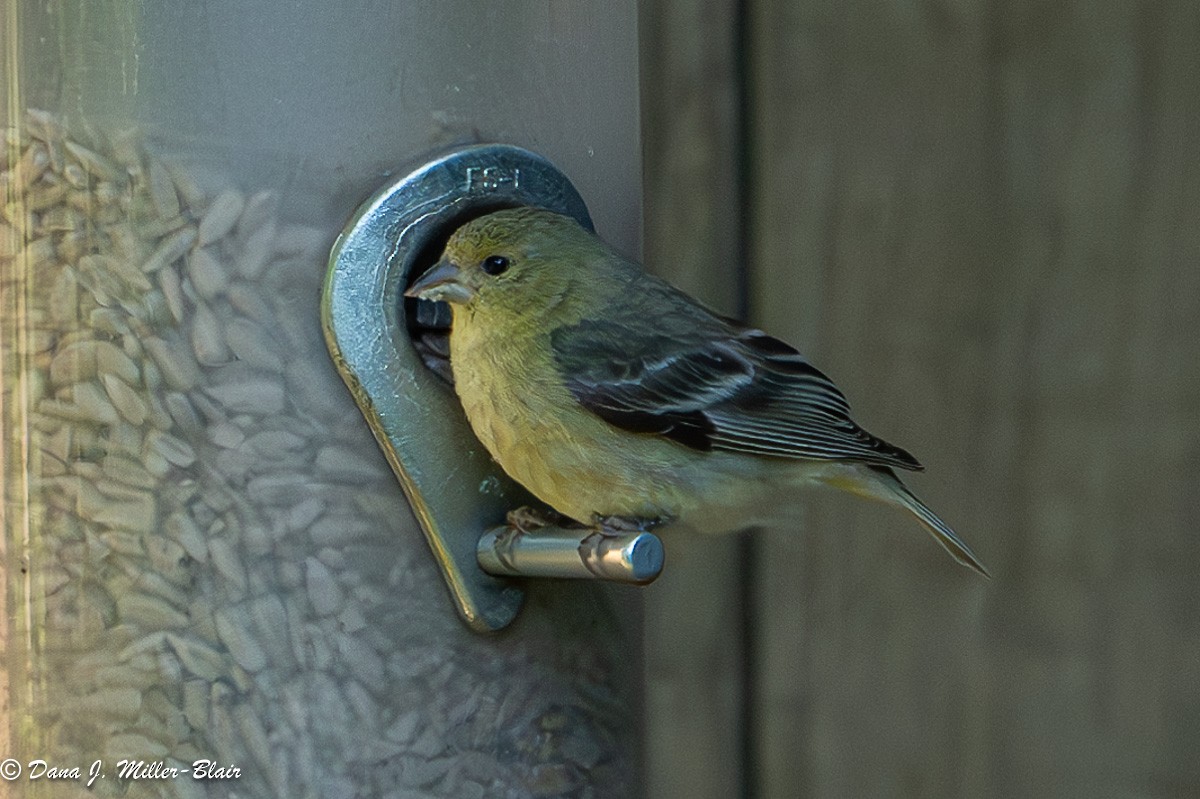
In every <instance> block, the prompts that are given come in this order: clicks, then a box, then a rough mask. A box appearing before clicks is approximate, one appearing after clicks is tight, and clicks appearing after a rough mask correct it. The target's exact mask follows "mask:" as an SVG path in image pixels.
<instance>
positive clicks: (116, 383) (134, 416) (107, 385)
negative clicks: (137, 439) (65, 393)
mask: <svg viewBox="0 0 1200 799" xmlns="http://www.w3.org/2000/svg"><path fill="white" fill-rule="evenodd" d="M100 380H101V382H103V383H104V391H105V393H107V394H108V398H109V399H110V400H111V401H112V404H113V407H115V408H116V409H117V413H119V414H121V416H123V417H124V418H125V419H128V420H129V422H130V423H131V424H135V425H140V424H142V423H143V422H145V421H146V403H145V402H143V401H142V398H141V397H139V396H138V395H137V393H136V392H135V391H134V390H133V389H132V388H130V387H129V386H128V384H126V383H125V381H123V380H122V379H121V378H119V377H117V376H116V375H111V374H108V375H103V376H102V377H101V378H100Z"/></svg>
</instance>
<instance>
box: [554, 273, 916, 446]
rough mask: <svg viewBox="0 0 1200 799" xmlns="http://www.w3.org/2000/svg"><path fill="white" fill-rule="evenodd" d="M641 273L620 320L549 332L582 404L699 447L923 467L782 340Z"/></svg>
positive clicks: (626, 425) (639, 429)
mask: <svg viewBox="0 0 1200 799" xmlns="http://www.w3.org/2000/svg"><path fill="white" fill-rule="evenodd" d="M638 282H639V284H640V285H638V286H637V287H636V288H637V291H634V292H631V293H630V296H629V299H628V302H626V303H624V304H622V306H621V307H620V308H619V310H617V311H616V312H615V313H616V314H618V316H619V317H620V318H613V316H612V313H613V312H611V311H610V313H609V315H608V316H606V317H605V318H603V319H585V320H583V321H581V322H579V323H578V324H576V325H573V326H568V327H564V328H560V329H559V330H556V331H555V332H554V333H553V334H552V340H551V343H552V348H553V351H554V357H555V361H556V363H557V365H558V367H559V369H560V371H561V373H562V376H563V379H564V382H565V383H566V385H567V387H568V389H569V390H570V392H571V394H572V395H573V396H574V397H575V399H576V400H577V401H578V402H579V403H580V404H581V405H582V406H583V407H585V408H587V409H588V410H589V411H591V412H593V413H595V414H596V415H597V416H599V417H600V418H602V419H604V420H605V421H606V422H608V423H610V424H612V425H615V426H616V427H620V428H622V429H624V430H629V431H632V432H636V433H646V434H656V435H661V436H664V437H666V438H669V439H671V440H673V441H677V442H679V443H680V444H683V445H685V446H688V447H691V448H693V449H696V450H702V451H714V450H717V451H719V450H724V451H729V452H743V453H747V454H753V455H761V456H772V457H779V458H814V459H825V460H848V461H858V462H862V463H871V464H878V465H881V466H896V467H900V468H904V469H920V468H921V465H920V463H918V462H917V460H916V459H915V458H914V457H913V456H912V455H910V454H909V453H907V452H905V451H904V450H903V449H900V448H899V447H895V446H893V445H891V444H888V443H887V442H885V441H883V440H882V439H879V438H876V437H875V436H873V435H871V434H870V433H868V432H867V431H865V430H863V429H862V428H861V427H859V426H858V425H857V424H855V423H854V421H853V420H851V418H850V406H849V404H848V403H847V402H846V398H845V397H844V396H843V395H842V392H841V391H839V390H838V389H837V387H836V386H835V385H834V384H833V382H832V381H831V380H830V379H829V378H827V377H826V376H825V375H824V374H822V373H821V372H820V371H818V370H817V369H816V368H815V367H814V366H813V365H812V364H810V363H809V362H808V361H807V360H805V359H804V357H803V356H802V355H800V353H799V352H797V351H796V350H795V349H793V348H792V347H791V346H789V345H788V344H785V343H784V342H782V341H780V340H778V339H776V338H772V337H771V336H768V335H767V334H765V333H763V332H762V331H761V330H756V329H754V328H749V327H743V326H741V325H738V324H736V323H732V322H728V321H726V320H723V319H721V318H719V317H717V316H715V315H713V314H712V313H711V312H709V311H708V310H707V309H705V308H704V307H703V306H701V305H699V304H698V303H696V302H694V301H693V300H691V298H689V297H687V296H686V295H684V294H682V293H681V292H678V291H676V290H675V289H673V288H671V287H670V286H668V285H667V284H665V283H662V282H661V281H658V280H657V279H655V278H653V277H650V276H645V277H644V278H643V280H641V281H638ZM631 288H632V287H631Z"/></svg>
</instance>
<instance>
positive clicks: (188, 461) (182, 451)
mask: <svg viewBox="0 0 1200 799" xmlns="http://www.w3.org/2000/svg"><path fill="white" fill-rule="evenodd" d="M146 447H147V449H148V450H149V451H152V452H155V453H157V454H159V455H161V456H162V457H163V458H164V459H166V461H167V462H168V463H173V464H174V465H176V466H182V467H184V468H186V467H188V466H191V465H192V464H193V463H195V462H196V450H194V449H193V448H192V445H191V444H189V443H187V442H186V441H184V440H183V439H181V438H176V437H175V436H173V435H170V434H169V433H162V432H159V431H158V430H151V431H150V432H149V433H147V434H146Z"/></svg>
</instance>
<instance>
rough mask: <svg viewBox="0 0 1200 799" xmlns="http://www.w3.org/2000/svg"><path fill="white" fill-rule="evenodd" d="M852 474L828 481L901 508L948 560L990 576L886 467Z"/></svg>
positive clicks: (959, 539) (870, 468)
mask: <svg viewBox="0 0 1200 799" xmlns="http://www.w3.org/2000/svg"><path fill="white" fill-rule="evenodd" d="M854 471H855V472H856V474H855V477H854V478H850V479H847V478H846V477H845V476H841V477H839V478H836V479H834V480H830V481H829V482H830V483H831V484H833V485H835V486H836V487H838V488H842V489H845V490H847V491H851V492H853V493H855V494H858V495H859V496H863V497H867V498H869V499H874V500H878V501H880V502H885V503H887V504H888V505H895V506H897V507H901V508H904V509H905V510H907V511H908V512H909V513H911V514H912V515H913V516H916V517H917V521H919V522H920V523H921V524H922V525H923V526H924V527H925V529H926V530H928V531H929V532H930V534H931V535H932V536H933V538H934V540H935V541H937V542H938V543H939V544H941V545H942V546H943V547H944V548H945V549H946V551H947V552H949V553H950V557H952V558H954V559H955V560H956V561H958V562H959V563H961V564H962V565H964V566H966V567H968V568H970V569H974V570H975V571H977V572H979V573H980V574H982V575H983V576H984V577H991V575H990V574H988V570H987V569H985V568H984V566H983V564H982V563H980V562H979V558H977V557H976V556H975V553H974V552H972V551H971V548H970V547H969V546H967V544H966V542H964V541H963V540H962V539H961V538H959V537H958V534H957V533H955V532H954V531H953V530H951V529H950V525H948V524H946V523H945V522H944V521H942V520H941V519H940V518H938V515H937V514H936V513H934V512H933V511H931V510H930V509H929V508H928V506H926V505H925V503H924V502H922V501H921V500H919V499H917V496H916V494H914V493H913V492H912V491H909V490H908V486H906V485H904V483H902V482H900V478H899V477H897V476H896V474H895V472H893V471H892V470H891V469H889V468H888V467H886V466H860V467H858V468H857V469H855V470H854Z"/></svg>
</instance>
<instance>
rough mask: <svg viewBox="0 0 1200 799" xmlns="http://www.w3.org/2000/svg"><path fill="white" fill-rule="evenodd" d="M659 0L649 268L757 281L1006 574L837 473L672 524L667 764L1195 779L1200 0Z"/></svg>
mask: <svg viewBox="0 0 1200 799" xmlns="http://www.w3.org/2000/svg"><path fill="white" fill-rule="evenodd" d="M642 14H643V23H642V25H643V27H642V50H643V62H642V64H643V92H644V99H643V127H644V137H645V141H646V150H645V163H646V225H647V227H646V241H647V246H646V256H647V261H648V263H649V265H650V266H651V268H653V269H655V270H656V271H659V272H660V273H663V274H666V275H668V276H670V277H672V278H674V279H676V280H677V281H678V282H680V283H681V284H683V285H685V286H686V287H687V288H689V289H691V290H694V291H696V292H698V293H700V294H702V295H704V296H706V297H707V298H709V299H710V300H712V301H714V302H716V303H717V304H718V305H720V306H722V307H724V308H726V309H727V310H732V309H733V308H736V307H737V306H738V305H739V297H738V296H737V287H738V286H739V285H740V284H741V283H740V281H743V280H745V281H748V292H747V293H746V296H744V297H742V298H741V300H745V301H748V305H749V309H750V315H751V318H752V321H754V322H755V323H758V324H761V325H762V326H764V327H765V328H766V329H768V330H769V331H771V332H773V333H775V334H777V335H780V336H781V337H783V338H785V339H788V340H790V341H791V342H793V343H794V344H796V345H797V346H799V347H800V348H801V349H802V350H803V351H804V352H806V354H808V355H809V356H810V357H811V358H812V359H813V360H814V361H815V362H816V363H817V364H818V365H819V366H820V367H821V368H822V369H824V370H825V371H826V372H828V373H829V374H830V375H831V376H832V377H833V378H834V379H835V380H837V381H838V383H839V384H840V385H841V387H842V388H843V389H844V390H845V392H846V393H847V395H848V396H849V398H850V400H851V402H852V404H853V405H854V408H855V411H856V416H857V417H858V418H859V420H860V421H861V422H862V423H863V424H864V425H865V426H867V427H868V428H869V429H871V430H872V431H874V432H877V433H878V434H880V435H882V436H884V437H885V438H888V439H890V440H894V441H895V442H896V443H899V444H901V445H903V446H905V447H908V448H910V449H912V450H913V451H914V452H915V454H917V456H918V457H919V458H921V459H922V461H923V462H924V463H925V464H926V466H927V467H928V472H927V474H925V475H920V476H917V477H915V478H914V479H913V480H912V481H911V484H912V485H913V487H914V488H915V489H916V490H917V491H918V492H919V493H920V494H921V495H922V496H923V497H924V498H925V499H926V500H927V501H928V502H929V503H930V504H931V505H932V506H933V507H934V508H935V509H937V510H938V511H939V512H940V513H942V514H943V515H944V516H945V517H946V518H947V519H948V520H949V521H950V522H951V523H952V524H954V525H955V526H956V527H957V528H958V530H959V531H960V532H961V533H962V534H963V536H964V537H965V538H967V540H968V541H970V542H971V543H972V544H973V545H974V546H975V548H976V550H977V551H978V553H979V554H980V555H981V557H983V559H984V561H985V563H987V565H988V566H989V567H990V568H991V569H992V572H993V574H994V575H995V578H994V579H993V580H991V581H990V582H985V581H983V580H981V579H978V578H976V577H975V576H974V575H972V574H970V573H968V572H967V571H965V570H963V569H961V568H959V567H957V566H956V565H955V564H954V563H952V562H951V561H950V560H949V559H948V558H946V557H945V555H944V554H943V553H942V552H941V551H940V550H939V549H938V548H937V547H935V546H934V545H933V544H932V543H931V542H930V541H929V539H928V537H927V536H926V535H925V534H924V533H923V532H921V530H920V529H919V528H918V527H917V526H916V525H915V524H914V523H912V522H911V521H910V520H909V519H907V518H904V517H903V516H902V515H900V514H898V513H895V512H892V511H889V510H888V509H884V508H878V507H874V506H869V505H864V504H862V503H861V502H860V501H858V500H855V499H853V498H842V497H827V496H814V497H813V498H812V500H811V501H810V502H808V503H807V504H806V506H805V511H804V512H803V514H801V515H799V516H798V517H797V518H796V523H795V525H794V526H793V527H792V528H791V529H787V530H771V531H765V532H762V533H760V534H758V535H757V536H755V538H754V539H753V542H752V543H751V544H749V545H745V544H739V543H738V541H737V540H736V539H730V540H728V541H720V542H702V543H701V544H700V545H698V546H696V547H695V548H689V549H687V550H686V551H678V552H677V551H676V550H679V549H681V548H679V547H676V548H675V549H669V553H668V555H669V562H668V574H667V575H665V576H664V578H663V579H662V581H661V582H660V583H659V584H658V585H656V586H654V587H652V588H650V589H648V590H647V592H646V601H647V606H648V611H647V630H646V635H647V641H646V646H647V668H648V675H647V677H648V683H647V684H648V688H647V692H648V700H649V701H648V704H647V722H646V724H647V736H648V749H647V774H648V775H649V779H648V789H649V790H648V795H649V796H650V797H652V798H653V799H658V798H659V797H675V796H679V797H685V796H686V797H722V798H723V797H730V796H738V795H743V796H762V797H792V796H802V795H803V796H818V797H827V796H828V797H841V796H847V797H849V796H854V797H866V796H881V797H884V796H886V797H893V796H913V797H1009V796H1055V797H1069V796H1080V797H1083V796H1086V797H1110V796H1111V797H1115V796H1139V797H1174V796H1196V795H1200V758H1198V757H1196V752H1197V751H1200V534H1198V533H1200V530H1198V529H1197V528H1198V527H1200V497H1198V496H1197V494H1198V493H1200V492H1198V489H1200V477H1198V468H1200V47H1197V45H1196V41H1197V36H1198V35H1200V8H1198V7H1197V6H1196V5H1195V4H1192V3H1185V2H1160V3H1149V4H1141V5H1134V4H1122V3H1115V2H1102V1H1101V0H1090V1H1082V2H1078V3H1073V4H1049V3H1038V2H1031V1H1029V0H1026V1H1024V2H1021V1H1017V0H992V1H991V2H984V3H967V2H953V1H952V0H945V1H941V0H938V1H931V2H924V3H918V4H910V3H898V2H895V0H873V1H869V2H861V3H843V2H833V1H832V0H830V1H829V2H805V3H796V2H788V0H746V1H745V2H742V3H735V2H732V0H729V1H727V2H715V0H712V1H709V2H705V1H704V0H649V1H648V2H647V3H646V4H645V5H644V7H643V12H642ZM739 26H740V27H739ZM739 31H740V33H739ZM743 146H744V147H745V148H746V149H745V150H742V149H741V148H742V147H743ZM743 152H744V153H745V155H746V156H747V160H746V161H745V162H744V163H745V168H742V167H740V166H739V164H742V163H743V162H742V161H741V160H740V154H742V153H743ZM739 197H747V198H748V203H747V204H745V205H744V206H739V205H738V198H739ZM743 212H744V213H743ZM739 242H744V243H743V244H739ZM746 250H748V251H749V257H744V258H741V257H739V254H740V253H743V252H744V251H746ZM739 269H742V270H745V273H744V274H743V275H742V276H741V277H739V275H738V270H739ZM743 625H746V626H745V627H743Z"/></svg>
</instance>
